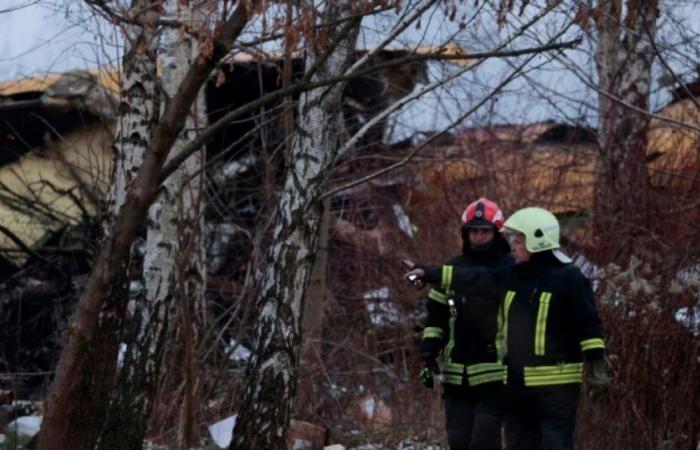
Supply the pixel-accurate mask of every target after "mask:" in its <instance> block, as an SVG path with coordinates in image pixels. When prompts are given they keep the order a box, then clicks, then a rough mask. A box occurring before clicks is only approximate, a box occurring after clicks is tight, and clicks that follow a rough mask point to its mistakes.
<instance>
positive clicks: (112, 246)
mask: <svg viewBox="0 0 700 450" xmlns="http://www.w3.org/2000/svg"><path fill="white" fill-rule="evenodd" d="M153 2H154V4H160V0H153ZM247 6H248V5H247V3H239V4H238V5H237V6H236V9H235V10H234V11H233V12H231V14H230V16H229V17H226V18H225V20H223V21H221V22H218V23H217V24H216V31H215V33H214V34H213V35H212V39H211V45H210V49H209V50H210V51H208V52H207V53H205V54H200V55H199V56H198V57H197V58H195V60H194V62H193V64H192V65H191V66H190V68H189V70H188V71H187V75H185V77H184V79H183V81H182V83H180V85H179V86H178V89H177V95H174V96H173V97H172V98H171V99H170V101H169V102H168V103H167V104H166V105H164V107H163V113H162V114H161V115H160V117H159V118H158V122H157V124H156V125H154V126H152V127H151V128H150V130H149V131H148V136H149V140H147V141H143V146H144V147H145V148H146V150H145V151H144V154H143V162H142V163H141V165H140V166H139V168H138V171H137V172H136V174H135V176H134V177H133V179H132V181H131V183H129V184H128V185H127V188H126V195H124V196H123V202H122V204H121V207H120V208H119V209H118V212H117V213H116V215H115V217H114V221H113V225H112V226H111V227H110V232H109V234H107V235H105V237H104V239H103V240H102V242H101V245H100V249H99V253H98V255H97V257H96V258H95V263H94V266H93V268H92V271H91V272H90V277H89V279H88V281H87V283H86V285H85V288H84V290H83V293H82V294H81V296H80V300H79V303H78V308H77V311H76V317H75V319H74V320H73V323H72V324H71V326H70V327H69V330H68V332H67V342H66V343H65V345H64V348H63V350H62V351H61V356H60V359H59V362H58V365H57V368H56V375H55V377H54V380H53V382H52V385H51V388H50V391H49V395H48V396H47V401H46V405H45V406H46V412H45V418H44V422H43V423H42V429H41V432H40V438H39V448H40V449H42V450H43V449H46V450H48V449H51V450H57V449H58V450H60V449H70V450H81V449H92V448H94V446H95V445H94V444H95V442H94V439H95V435H96V434H97V433H98V432H99V429H100V427H99V426H96V427H95V428H94V429H91V428H89V427H87V426H85V420H86V418H89V419H90V421H91V422H93V423H94V424H99V423H104V419H105V418H104V414H105V413H104V409H105V405H106V403H107V398H106V395H105V393H104V391H105V390H104V389H92V386H91V384H95V383H105V382H110V381H111V380H113V376H114V372H113V370H111V371H110V370H106V369H109V367H107V366H106V364H107V363H111V364H112V365H113V366H114V365H115V363H116V345H112V347H111V348H110V349H109V352H106V353H99V354H98V356H99V357H100V358H102V359H101V361H106V362H107V363H105V364H104V366H105V367H93V366H94V364H93V360H92V356H93V354H94V351H93V346H94V344H95V341H96V339H97V338H98V337H99V336H100V334H101V332H100V330H102V329H104V328H103V327H102V326H101V324H102V323H103V322H104V321H105V320H108V319H112V318H113V319H114V322H115V323H116V324H119V323H120V322H122V320H121V317H120V315H119V313H120V309H121V310H123V307H124V306H125V304H126V301H125V300H126V289H125V288H126V280H127V276H126V275H127V268H128V266H129V262H130V256H131V251H130V249H131V246H132V244H133V242H134V239H135V238H136V236H137V235H138V234H139V232H140V231H141V230H142V229H143V224H144V222H145V219H146V215H147V212H148V208H149V207H150V205H151V204H152V203H153V202H154V201H155V199H156V198H157V197H158V192H159V185H160V179H161V172H162V171H163V164H164V163H165V160H166V159H167V158H168V156H169V155H170V152H171V150H172V146H173V145H174V144H175V142H176V141H177V139H178V137H179V136H180V133H181V131H182V129H183V127H184V125H185V122H186V119H187V117H188V116H189V113H190V111H191V108H192V105H193V104H194V103H195V101H196V99H197V97H198V95H199V92H200V89H201V88H202V86H203V84H204V83H205V82H206V80H207V78H208V77H209V75H210V74H211V72H212V70H213V69H214V67H215V65H216V63H217V62H218V61H219V59H220V58H221V57H223V56H224V55H225V54H227V53H228V51H229V49H230V48H231V45H232V44H233V43H234V42H235V41H236V40H237V39H238V36H239V35H240V33H241V32H242V31H243V28H244V27H245V25H246V24H247V23H248V17H249V11H248V8H247ZM132 8H139V11H140V13H141V15H140V16H139V18H140V19H144V18H145V20H142V21H139V23H141V25H142V26H145V27H146V28H149V27H150V26H152V25H153V24H155V23H156V20H151V19H150V18H148V17H147V16H144V14H147V13H148V12H154V11H157V10H158V8H156V7H154V5H151V4H150V2H146V3H145V4H144V3H141V2H134V3H133V6H132ZM154 14H155V13H154ZM143 33H145V31H143ZM137 43H138V42H137ZM149 44H150V42H148V41H147V40H145V41H144V42H143V43H142V44H141V45H134V47H133V48H132V50H131V51H132V52H134V53H136V54H138V53H140V52H147V50H148V47H144V45H146V46H147V45H149ZM128 56H129V55H128V54H127V55H125V58H126V57H128ZM129 64H130V62H129V61H128V59H127V60H125V66H126V65H129ZM142 88H143V87H141V88H139V89H142ZM147 92H151V93H152V92H153V91H147ZM144 95H148V94H145V93H144ZM121 106H122V109H121V114H123V115H124V114H129V112H130V108H132V107H133V105H131V104H130V103H125V104H122V105H121ZM154 118H157V117H156V115H155V114H154ZM141 120H143V117H142V118H141ZM134 123H139V120H137V119H135V120H134ZM123 136H124V140H127V141H135V142H141V139H142V137H141V136H139V135H138V133H136V134H134V133H132V134H126V133H125V134H124V135H123ZM114 305H117V308H115V306H114ZM113 340H114V339H113ZM114 344H116V343H114ZM97 368H99V369H100V370H96V369H97ZM103 369H104V370H103ZM95 430H97V431H95ZM121 431H123V432H125V433H127V432H129V431H130V430H123V429H122V430H121ZM86 435H87V437H86Z"/></svg>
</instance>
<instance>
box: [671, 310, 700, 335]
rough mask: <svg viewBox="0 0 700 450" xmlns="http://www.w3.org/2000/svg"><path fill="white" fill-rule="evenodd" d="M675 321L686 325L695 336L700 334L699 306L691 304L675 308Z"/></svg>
mask: <svg viewBox="0 0 700 450" xmlns="http://www.w3.org/2000/svg"><path fill="white" fill-rule="evenodd" d="M675 318H676V321H677V322H678V323H680V324H683V325H685V326H686V327H688V329H689V330H690V331H692V332H693V334H694V335H695V336H698V335H700V308H699V307H697V306H692V307H690V308H687V307H683V308H679V309H677V310H676V314H675Z"/></svg>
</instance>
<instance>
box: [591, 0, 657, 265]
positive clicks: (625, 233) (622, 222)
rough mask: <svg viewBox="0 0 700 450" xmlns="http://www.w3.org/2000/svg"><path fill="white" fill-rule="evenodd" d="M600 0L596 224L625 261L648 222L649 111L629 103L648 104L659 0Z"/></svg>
mask: <svg viewBox="0 0 700 450" xmlns="http://www.w3.org/2000/svg"><path fill="white" fill-rule="evenodd" d="M626 3H627V4H626V13H627V15H626V16H623V14H624V12H623V5H622V2H621V1H609V0H601V1H600V4H599V6H598V9H599V13H600V16H599V19H598V24H597V25H598V43H597V49H596V68H597V71H598V78H599V85H600V89H601V91H602V92H601V94H600V95H599V111H600V114H599V116H600V119H599V120H600V124H599V129H598V141H599V145H600V158H599V159H598V167H597V175H598V182H597V185H596V190H595V206H594V229H595V231H596V233H597V236H598V237H599V238H600V242H601V245H602V248H601V250H602V251H603V252H605V253H604V254H611V255H612V257H613V259H615V260H617V261H620V262H626V260H627V258H628V257H629V255H630V252H631V251H632V248H633V246H634V241H635V239H636V238H637V237H639V236H640V230H643V229H644V228H645V227H646V226H647V225H648V224H649V218H650V213H649V207H650V199H649V184H648V174H647V169H646V150H647V131H648V126H649V117H648V116H647V115H645V114H643V113H639V112H637V111H634V110H633V109H631V108H629V107H627V106H625V105H624V104H627V105H631V106H633V107H636V108H638V109H641V110H645V111H646V110H648V109H649V93H650V86H651V65H652V62H653V59H654V52H653V46H652V44H651V42H652V41H651V40H652V39H654V38H655V35H656V18H657V16H658V4H657V1H656V0H650V1H644V2H638V1H632V0H630V1H627V2H626Z"/></svg>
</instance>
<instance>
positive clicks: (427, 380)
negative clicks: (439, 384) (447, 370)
mask: <svg viewBox="0 0 700 450" xmlns="http://www.w3.org/2000/svg"><path fill="white" fill-rule="evenodd" d="M439 373H440V368H439V367H438V365H437V363H436V362H435V360H434V359H433V360H432V362H431V363H430V364H426V365H425V366H424V367H423V369H422V370H421V371H420V373H419V374H418V378H419V379H420V382H421V383H423V385H424V386H425V387H427V388H428V389H432V388H433V387H435V375H437V374H439Z"/></svg>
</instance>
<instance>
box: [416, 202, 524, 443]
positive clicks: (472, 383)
mask: <svg viewBox="0 0 700 450" xmlns="http://www.w3.org/2000/svg"><path fill="white" fill-rule="evenodd" d="M503 221H504V217H503V213H502V212H501V209H500V208H499V207H498V205H497V204H496V203H494V202H492V201H491V200H489V199H487V198H484V197H481V198H479V199H478V200H476V201H475V202H473V203H470V204H469V205H468V206H467V208H466V209H465V211H464V213H463V214H462V239H463V245H462V252H461V253H460V254H459V255H457V256H455V257H454V258H452V259H450V260H449V261H448V262H447V263H446V265H452V266H457V267H494V268H495V267H500V266H505V265H510V264H512V259H511V258H510V256H509V253H510V248H509V247H508V243H507V242H506V241H505V239H503V237H502V235H501V233H499V232H498V230H499V229H500V228H501V227H502V226H503ZM426 308H427V312H428V315H427V319H426V323H425V328H424V330H423V337H422V340H421V357H422V359H423V362H424V368H423V370H422V371H421V374H420V378H421V381H422V382H423V383H424V384H425V385H426V386H428V387H432V386H433V383H434V374H436V373H439V367H440V366H441V367H442V383H443V393H444V401H445V416H446V421H447V424H446V425H447V438H448V443H449V445H450V449H451V450H458V449H459V450H467V449H471V450H475V449H476V450H491V449H494V450H495V449H501V424H502V421H503V414H504V409H505V405H504V403H505V399H504V394H503V390H502V384H503V376H504V373H505V372H504V370H505V369H504V366H503V365H502V363H501V356H502V355H499V351H498V346H497V345H496V333H497V314H498V308H499V298H498V297H497V296H495V295H482V294H481V293H470V294H469V295H466V294H465V293H464V292H460V291H455V290H444V289H439V288H437V289H432V290H430V292H429V294H428V299H427V301H426ZM438 359H441V363H440V364H439V365H438V363H437V360H438Z"/></svg>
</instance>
